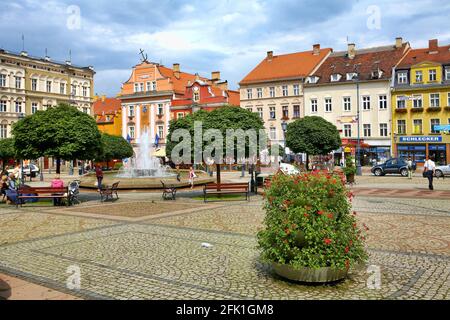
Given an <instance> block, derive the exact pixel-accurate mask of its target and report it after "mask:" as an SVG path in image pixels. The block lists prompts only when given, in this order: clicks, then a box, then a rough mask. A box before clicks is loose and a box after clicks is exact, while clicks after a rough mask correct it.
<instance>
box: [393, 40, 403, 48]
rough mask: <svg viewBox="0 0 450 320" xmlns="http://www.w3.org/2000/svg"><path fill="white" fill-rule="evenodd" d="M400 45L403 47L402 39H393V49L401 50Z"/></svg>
mask: <svg viewBox="0 0 450 320" xmlns="http://www.w3.org/2000/svg"><path fill="white" fill-rule="evenodd" d="M402 45H403V38H402V37H397V38H395V47H396V48H401V47H402Z"/></svg>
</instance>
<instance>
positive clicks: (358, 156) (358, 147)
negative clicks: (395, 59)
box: [352, 64, 362, 176]
mask: <svg viewBox="0 0 450 320" xmlns="http://www.w3.org/2000/svg"><path fill="white" fill-rule="evenodd" d="M358 67H359V64H356V65H355V71H356V75H355V76H354V77H353V79H352V80H353V81H354V82H356V118H357V120H358V122H357V126H358V138H357V145H356V175H357V176H361V175H362V170H361V151H360V150H361V140H360V126H361V125H360V123H361V120H360V111H359V73H358Z"/></svg>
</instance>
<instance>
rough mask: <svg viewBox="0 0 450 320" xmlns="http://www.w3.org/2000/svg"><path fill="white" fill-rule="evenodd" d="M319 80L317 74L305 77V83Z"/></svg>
mask: <svg viewBox="0 0 450 320" xmlns="http://www.w3.org/2000/svg"><path fill="white" fill-rule="evenodd" d="M318 81H319V77H317V76H309V77H307V78H306V81H305V82H306V83H317V82H318Z"/></svg>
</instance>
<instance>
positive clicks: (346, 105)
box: [343, 97, 352, 111]
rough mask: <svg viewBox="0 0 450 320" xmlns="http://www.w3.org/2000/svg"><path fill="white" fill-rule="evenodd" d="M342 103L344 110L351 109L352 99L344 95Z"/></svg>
mask: <svg viewBox="0 0 450 320" xmlns="http://www.w3.org/2000/svg"><path fill="white" fill-rule="evenodd" d="M343 103H344V111H351V110H352V100H351V98H350V97H344V98H343Z"/></svg>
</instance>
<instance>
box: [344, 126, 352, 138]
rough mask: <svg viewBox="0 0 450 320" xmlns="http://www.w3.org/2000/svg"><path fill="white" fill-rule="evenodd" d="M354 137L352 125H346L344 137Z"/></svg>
mask: <svg viewBox="0 0 450 320" xmlns="http://www.w3.org/2000/svg"><path fill="white" fill-rule="evenodd" d="M351 136H352V125H351V124H344V137H346V138H349V137H351Z"/></svg>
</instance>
